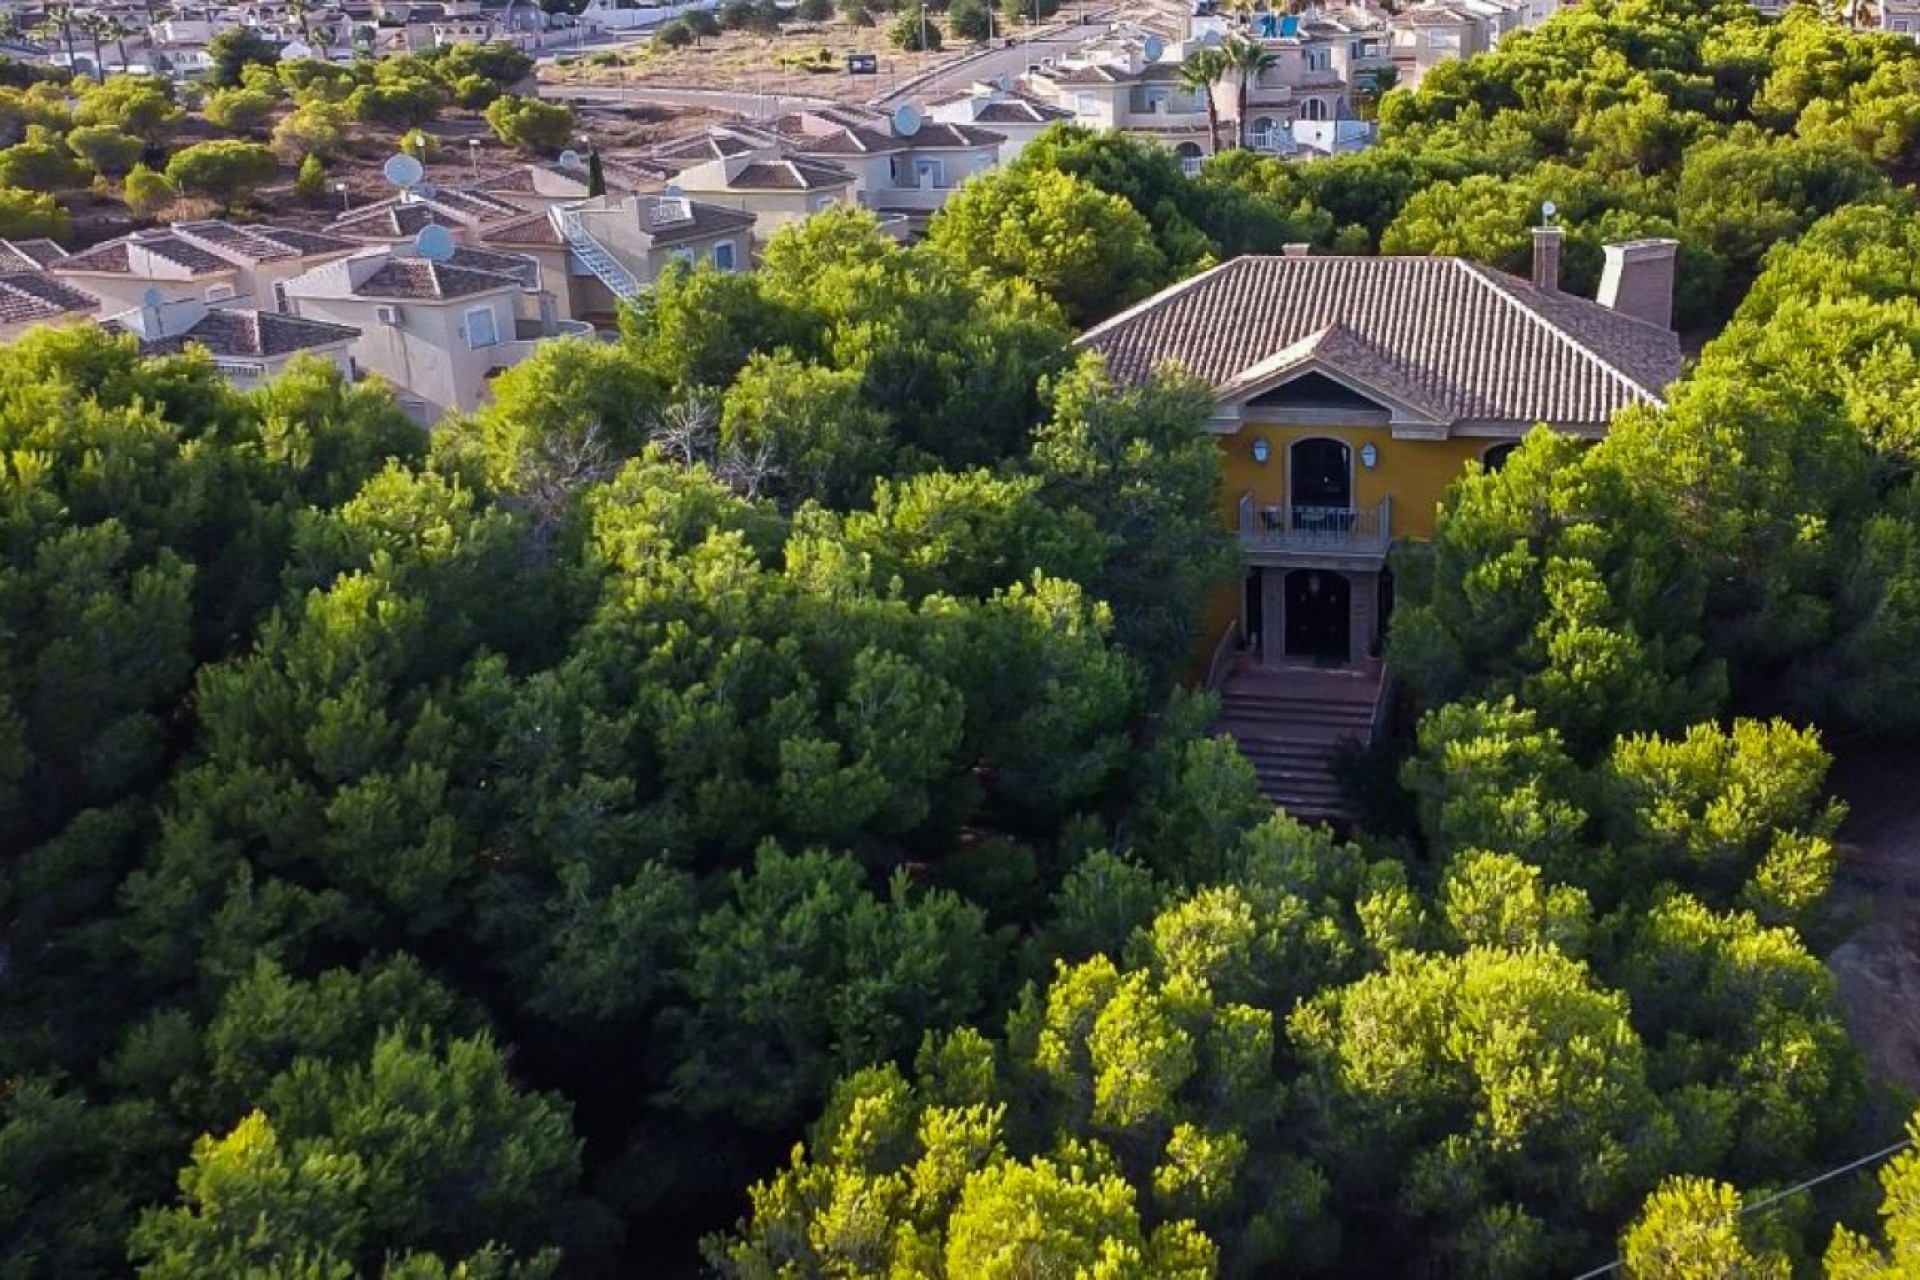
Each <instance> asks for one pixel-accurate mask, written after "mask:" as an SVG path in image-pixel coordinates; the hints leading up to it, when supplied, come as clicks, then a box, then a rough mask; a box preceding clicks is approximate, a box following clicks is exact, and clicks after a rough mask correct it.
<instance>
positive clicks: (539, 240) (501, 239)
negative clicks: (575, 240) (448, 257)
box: [480, 213, 566, 248]
mask: <svg viewBox="0 0 1920 1280" xmlns="http://www.w3.org/2000/svg"><path fill="white" fill-rule="evenodd" d="M480 238H481V239H482V240H484V241H486V242H487V243H488V244H524V245H537V246H542V247H547V248H554V247H557V246H559V245H563V244H565V243H566V239H565V238H564V237H563V236H562V235H561V234H560V229H559V228H558V227H556V226H554V225H553V219H552V218H550V217H548V216H547V215H546V214H544V213H530V214H528V215H527V216H526V217H524V218H515V219H514V220H513V221H512V222H502V223H500V224H499V225H498V226H495V227H489V228H487V229H486V230H485V231H482V232H481V233H480Z"/></svg>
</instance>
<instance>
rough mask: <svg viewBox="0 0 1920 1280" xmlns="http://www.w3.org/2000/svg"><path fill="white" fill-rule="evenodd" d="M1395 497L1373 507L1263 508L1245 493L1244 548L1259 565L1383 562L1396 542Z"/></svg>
mask: <svg viewBox="0 0 1920 1280" xmlns="http://www.w3.org/2000/svg"><path fill="white" fill-rule="evenodd" d="M1392 517H1393V499H1392V498H1382V499H1381V500H1380V502H1379V504H1378V505H1376V506H1372V507H1305V506H1298V507H1297V506H1288V505H1282V506H1276V507H1269V506H1260V505H1258V504H1257V503H1255V501H1254V497H1253V495H1252V494H1251V493H1244V494H1242V495H1240V520H1239V525H1240V528H1239V532H1240V546H1241V548H1242V549H1243V550H1244V551H1245V552H1246V553H1247V558H1248V559H1249V560H1250V561H1252V562H1253V563H1255V564H1261V563H1277V562H1278V561H1280V560H1282V559H1287V560H1296V561H1297V560H1325V561H1328V562H1351V561H1378V560H1379V559H1380V558H1381V557H1382V556H1384V555H1386V553H1387V548H1388V547H1389V546H1391V545H1392V543H1393V519H1392Z"/></svg>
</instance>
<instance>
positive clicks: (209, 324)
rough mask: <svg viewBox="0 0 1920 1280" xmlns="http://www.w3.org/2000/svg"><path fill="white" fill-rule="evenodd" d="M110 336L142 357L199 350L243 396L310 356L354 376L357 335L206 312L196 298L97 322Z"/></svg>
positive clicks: (272, 317) (227, 310) (236, 311)
mask: <svg viewBox="0 0 1920 1280" xmlns="http://www.w3.org/2000/svg"><path fill="white" fill-rule="evenodd" d="M100 323H101V324H102V326H103V327H105V328H106V329H108V330H109V331H110V332H117V333H128V334H131V335H133V337H134V338H135V339H137V340H138V341H139V343H140V352H141V354H142V355H171V354H173V353H175V352H178V351H184V350H186V349H187V348H189V347H200V348H203V349H204V350H205V351H206V352H207V354H208V355H210V356H212V357H213V364H214V368H216V369H218V370H219V371H220V372H221V373H222V374H223V375H225V377H226V378H227V380H228V381H229V382H231V383H233V384H234V386H235V387H237V388H238V389H240V390H242V391H250V390H252V389H253V388H255V387H257V386H259V385H260V384H261V383H263V382H266V381H268V380H269V379H272V378H276V377H278V376H279V375H280V374H282V373H283V372H285V371H286V367H287V365H288V364H289V363H290V362H291V361H293V360H295V359H297V358H299V357H301V356H314V357H317V358H319V359H322V360H325V361H327V362H329V363H330V364H332V365H333V366H334V367H335V368H337V369H339V370H340V372H341V374H342V375H343V376H345V377H349V378H351V377H352V376H353V373H354V370H353V360H352V358H351V356H350V355H349V349H350V347H351V345H352V343H353V341H354V340H355V339H357V338H358V337H360V330H358V329H355V328H352V327H350V326H347V325H339V324H329V323H327V322H325V321H320V320H308V319H305V318H303V317H301V316H286V315H280V314H278V313H277V312H273V311H258V310H254V309H251V308H240V307H209V306H208V305H207V304H206V303H204V302H201V301H199V300H198V299H195V298H181V299H178V300H176V301H173V302H161V303H158V304H156V305H148V306H141V307H135V308H134V309H133V310H131V311H126V312H122V313H121V314H120V315H117V316H110V317H108V318H107V319H105V320H102V321H101V322H100Z"/></svg>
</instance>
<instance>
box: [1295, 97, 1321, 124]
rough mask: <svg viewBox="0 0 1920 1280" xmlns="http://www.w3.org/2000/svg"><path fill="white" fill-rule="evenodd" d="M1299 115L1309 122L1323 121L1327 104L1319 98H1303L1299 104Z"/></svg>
mask: <svg viewBox="0 0 1920 1280" xmlns="http://www.w3.org/2000/svg"><path fill="white" fill-rule="evenodd" d="M1300 114H1301V115H1303V116H1305V117H1306V118H1307V119H1309V120H1325V119H1326V118H1327V104H1326V103H1325V102H1323V101H1321V100H1320V99H1319V98H1304V99H1302V100H1301V102H1300Z"/></svg>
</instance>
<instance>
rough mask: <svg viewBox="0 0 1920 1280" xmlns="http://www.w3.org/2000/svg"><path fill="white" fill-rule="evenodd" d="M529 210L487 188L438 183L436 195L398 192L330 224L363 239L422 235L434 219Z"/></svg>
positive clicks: (494, 217)
mask: <svg viewBox="0 0 1920 1280" xmlns="http://www.w3.org/2000/svg"><path fill="white" fill-rule="evenodd" d="M526 213H527V210H525V209H523V208H521V207H520V206H519V205H517V204H514V203H513V202H512V201H510V200H502V199H500V198H499V197H498V196H491V195H488V194H486V193H485V192H483V191H469V190H465V189H462V188H459V187H435V188H434V191H433V195H432V196H415V197H413V198H412V199H408V200H402V199H401V198H400V197H398V196H393V197H390V198H388V199H386V200H381V201H378V202H376V203H374V204H369V205H363V206H362V207H360V208H358V209H355V210H353V211H351V212H349V213H343V214H341V215H340V216H339V217H337V218H335V219H334V220H333V222H332V223H331V224H330V225H331V226H332V228H333V230H335V231H337V232H340V233H341V234H343V235H350V236H356V237H358V238H360V239H369V238H371V239H377V240H399V239H401V238H403V237H406V236H411V235H418V234H419V232H420V230H421V228H423V227H425V226H427V225H428V224H430V223H434V222H438V223H440V224H442V225H447V224H459V225H465V226H483V225H486V224H488V223H494V222H505V221H506V220H507V219H509V218H519V217H524V216H525V215H526Z"/></svg>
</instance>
